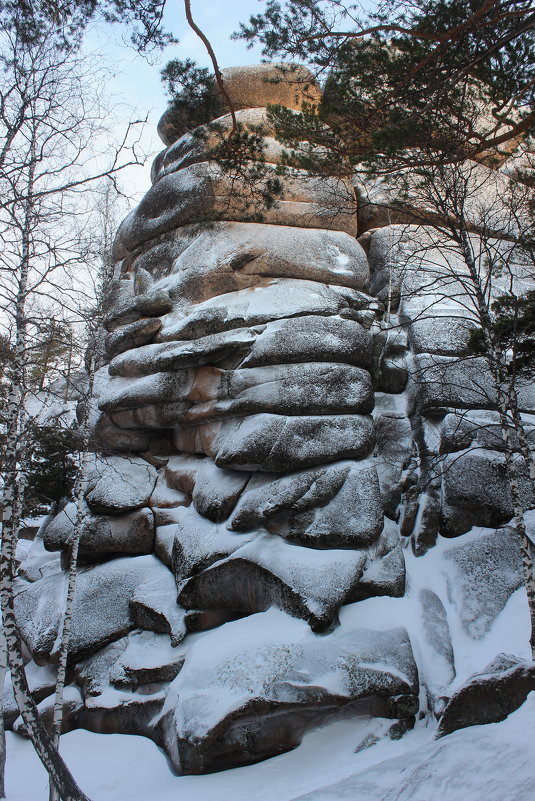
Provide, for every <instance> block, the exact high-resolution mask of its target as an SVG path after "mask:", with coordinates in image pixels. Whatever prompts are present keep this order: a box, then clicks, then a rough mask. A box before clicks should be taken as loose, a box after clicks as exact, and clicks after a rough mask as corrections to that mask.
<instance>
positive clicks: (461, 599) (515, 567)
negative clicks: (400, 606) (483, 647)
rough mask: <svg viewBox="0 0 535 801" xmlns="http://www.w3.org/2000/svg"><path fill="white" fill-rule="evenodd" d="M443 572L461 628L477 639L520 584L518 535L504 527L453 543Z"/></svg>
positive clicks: (445, 558) (447, 552)
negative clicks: (444, 572) (445, 575)
mask: <svg viewBox="0 0 535 801" xmlns="http://www.w3.org/2000/svg"><path fill="white" fill-rule="evenodd" d="M444 570H445V571H446V573H447V576H448V582H449V593H450V594H451V599H452V602H453V603H454V605H455V607H456V609H457V613H458V615H459V618H460V620H461V622H462V625H463V628H464V629H465V631H466V632H467V633H468V634H469V635H470V636H471V637H473V638H475V639H480V638H482V637H484V635H485V634H486V633H487V632H488V631H489V629H490V627H491V626H492V624H493V622H494V620H495V619H496V617H497V616H498V615H499V614H500V612H501V611H502V609H503V608H504V606H505V604H506V603H507V601H508V599H509V597H510V596H511V594H512V593H513V592H514V591H515V590H516V589H518V588H519V587H521V586H522V585H523V574H522V563H521V559H520V543H519V538H518V534H517V533H516V531H515V530H514V529H511V528H503V529H498V530H497V531H490V532H489V531H487V532H485V533H483V534H480V535H479V536H477V535H471V536H470V537H469V538H468V541H463V542H462V543H461V544H455V542H454V544H452V545H451V547H449V548H448V549H447V550H446V552H445V554H444Z"/></svg>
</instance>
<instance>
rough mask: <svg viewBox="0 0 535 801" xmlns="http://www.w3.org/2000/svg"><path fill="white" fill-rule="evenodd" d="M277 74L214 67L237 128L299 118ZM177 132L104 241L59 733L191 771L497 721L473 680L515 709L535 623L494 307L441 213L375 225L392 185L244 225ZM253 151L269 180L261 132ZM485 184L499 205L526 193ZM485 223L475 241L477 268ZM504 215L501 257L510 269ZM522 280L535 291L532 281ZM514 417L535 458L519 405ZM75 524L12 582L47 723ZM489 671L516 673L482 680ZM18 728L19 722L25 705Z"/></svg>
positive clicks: (306, 179)
mask: <svg viewBox="0 0 535 801" xmlns="http://www.w3.org/2000/svg"><path fill="white" fill-rule="evenodd" d="M273 69H274V68H272V67H270V66H269V65H261V66H260V67H246V68H236V69H235V70H231V71H227V72H228V76H229V81H230V84H229V87H230V88H229V91H230V90H231V95H232V97H233V101H234V102H235V104H236V108H237V109H241V110H239V111H238V116H239V119H240V121H242V122H243V124H244V125H245V126H254V125H256V124H258V123H260V122H265V121H266V112H265V108H264V107H265V106H266V105H267V104H268V103H272V102H283V103H286V104H287V105H289V106H290V107H293V108H298V107H299V102H298V100H297V99H296V98H298V97H301V96H302V91H303V87H302V85H300V84H299V83H297V84H295V85H294V86H293V87H292V85H291V83H290V84H288V83H285V84H277V83H273V82H269V81H268V82H267V83H265V82H264V78H265V77H268V78H269V76H271V77H273ZM305 74H306V75H308V73H306V71H305V73H303V75H305ZM297 77H298V76H297ZM307 80H309V78H307ZM277 87H278V88H277ZM309 89H310V91H311V92H312V93H313V94H314V93H316V94H317V92H319V89H318V88H317V87H316V86H315V85H314V84H313V83H311V85H310V87H309ZM296 104H297V105H296ZM219 122H220V123H221V125H222V126H223V128H225V126H226V127H227V128H228V127H229V124H230V122H229V118H228V117H223V118H221V120H220V121H219ZM161 133H162V138H164V141H165V143H166V145H167V147H166V149H165V150H164V151H163V153H161V154H160V155H159V156H158V157H157V158H156V160H155V164H154V169H153V187H152V188H151V189H150V190H149V191H148V192H147V194H146V196H145V198H144V199H143V200H142V202H141V203H140V205H139V206H138V207H137V208H136V209H134V210H133V211H132V212H131V213H130V214H129V215H128V217H127V219H126V220H125V221H124V222H123V224H122V225H121V227H120V229H119V232H118V235H117V239H116V243H115V257H116V266H115V275H114V281H113V285H112V288H111V290H110V292H109V296H108V298H107V301H106V309H107V313H106V320H105V328H106V331H103V332H102V341H103V351H104V352H105V354H106V355H105V357H104V363H103V366H102V368H101V369H100V370H99V372H98V374H97V376H96V380H95V388H94V393H93V399H92V406H91V413H92V425H93V442H94V443H95V451H96V453H95V454H94V455H93V457H92V462H91V469H90V471H89V475H88V476H87V481H86V486H85V493H84V504H83V505H82V512H83V518H82V521H81V537H80V559H79V568H78V571H79V573H78V586H77V590H76V600H75V610H74V620H73V634H72V643H71V651H70V663H69V669H70V672H69V679H70V680H71V685H70V687H69V693H70V696H69V698H70V701H69V703H70V704H71V707H72V708H71V714H70V716H69V719H68V724H67V725H68V726H69V727H71V728H72V727H75V726H78V727H81V728H86V729H89V730H91V731H95V732H105V733H109V734H140V735H143V736H145V737H148V738H150V739H152V740H153V741H154V742H155V743H156V744H157V745H158V746H160V747H161V748H162V749H163V750H164V751H165V753H166V754H167V756H168V757H169V759H170V761H171V763H172V765H173V766H174V768H175V769H176V770H177V771H178V772H182V773H193V774H196V773H203V772H212V771H217V770H222V769H227V768H231V767H233V766H238V765H246V764H249V763H254V762H258V761H260V760H263V759H266V758H268V757H271V756H275V755H277V754H281V753H282V752H284V751H288V750H290V749H292V748H294V747H296V746H297V745H298V744H299V743H300V741H301V739H302V738H303V736H305V735H306V733H307V732H308V731H309V730H310V729H315V728H317V727H319V726H322V725H324V724H327V723H331V722H333V721H338V720H339V718H342V719H344V720H346V719H347V718H351V719H353V718H354V719H358V720H359V721H360V723H359V725H362V726H364V727H365V728H366V726H367V725H368V724H367V723H365V721H368V719H369V728H368V729H366V733H365V735H364V736H363V738H362V742H360V744H359V742H357V741H355V743H354V746H353V750H355V749H356V748H357V746H358V748H359V749H362V750H364V749H365V748H366V747H367V746H370V747H371V745H372V744H373V743H375V742H377V740H378V739H380V738H381V737H384V736H386V734H385V733H386V732H390V735H389V736H391V737H394V736H396V737H397V736H401V735H402V734H403V733H404V732H406V731H408V729H410V728H411V727H412V726H414V725H415V723H416V724H417V722H418V721H420V720H424V721H426V722H427V725H428V727H429V731H430V735H429V739H431V736H432V733H433V732H434V730H435V728H436V725H437V721H438V720H439V719H440V717H441V715H442V714H444V715H445V716H446V717H445V723H444V727H449V728H448V730H450V731H451V730H453V728H456V727H458V726H457V723H458V719H460V716H459V714H458V710H457V711H456V708H457V706H458V705H459V701H458V699H459V698H461V700H462V698H463V697H464V694H468V695H470V693H472V696H470V697H477V698H480V699H483V700H480V701H477V702H476V706H477V704H484V703H485V701H484V698H485V692H484V691H483V690H485V687H486V689H487V690H488V688H489V687H495V689H496V692H497V693H503V692H506V691H507V690H506V688H507V687H509V686H510V684H511V682H513V683H514V681H516V679H517V678H518V676H520V678H521V679H522V681H521V682H520V683H521V684H522V692H521V693H520V695H522V693H523V692H524V689H525V687H528V685H529V686H531V685H530V684H529V681H531V677H532V668H531V667H530V665H528V664H527V663H526V665H524V663H523V662H521V661H520V662H519V661H518V660H522V659H525V658H526V656H527V655H528V654H527V653H526V648H527V638H526V637H525V632H524V630H523V629H522V626H523V625H524V623H523V622H522V621H523V620H524V618H523V617H522V615H523V611H522V610H524V611H525V608H524V606H525V604H524V598H523V596H522V597H520V596H521V594H522V592H523V590H522V575H521V565H520V556H519V548H518V542H517V536H516V533H515V531H514V530H513V529H512V528H510V527H508V526H507V524H508V523H510V520H511V517H512V511H513V510H512V504H511V496H510V492H509V491H508V486H507V481H506V479H505V472H504V470H505V455H504V446H503V438H502V433H501V431H500V426H499V417H498V413H497V398H496V392H495V387H494V384H493V378H492V374H491V373H490V371H489V369H488V367H487V365H486V362H485V360H484V359H483V358H482V357H481V356H479V355H477V354H473V353H472V352H471V351H470V337H471V332H473V331H474V329H477V326H478V322H477V315H474V312H473V308H472V307H471V305H470V304H471V300H470V297H469V293H468V294H467V291H466V287H467V280H468V279H467V271H466V264H464V263H463V260H462V258H461V257H460V256H459V253H458V252H457V251H456V249H455V247H454V246H453V244H452V241H451V240H450V239H448V237H447V236H446V235H445V234H444V233H443V232H440V233H439V232H437V230H436V228H433V226H432V225H431V221H430V220H429V219H428V218H425V219H426V223H427V224H425V225H422V224H416V223H415V222H414V219H413V218H410V220H408V222H407V224H402V222H403V221H402V220H399V219H397V220H396V218H395V217H390V216H388V215H384V214H382V216H381V211H380V206H381V203H383V204H384V203H385V202H386V201H387V200H388V197H389V188H388V187H387V186H386V185H384V184H382V185H377V186H375V187H374V186H370V187H368V189H369V191H368V193H367V194H366V192H365V187H364V188H363V187H361V186H359V187H358V188H357V195H358V201H359V202H358V213H357V212H355V210H354V204H353V202H352V201H351V202H350V201H349V199H348V198H349V196H348V191H349V192H350V194H351V191H352V190H351V187H349V186H348V184H347V182H345V181H334V180H331V181H319V180H318V179H316V178H312V177H311V176H309V175H307V173H306V172H304V171H300V172H299V173H298V174H297V173H296V174H295V175H292V176H289V177H286V178H285V179H284V181H285V182H286V187H285V195H284V198H283V199H282V200H281V201H280V202H279V203H278V204H276V205H275V206H274V207H273V208H272V209H270V210H269V212H267V213H266V214H264V216H263V219H262V220H261V221H259V220H258V219H257V218H256V217H254V220H253V216H254V215H252V209H251V207H250V204H249V201H248V200H247V199H246V197H245V195H243V196H241V195H240V194H238V195H236V194H233V193H232V192H231V186H230V184H231V177H229V176H228V175H226V174H225V173H224V172H223V171H222V170H221V169H220V168H219V167H218V166H217V165H216V164H215V163H214V162H213V161H211V154H210V146H211V145H213V142H212V140H211V139H210V136H208V138H207V139H206V142H202V141H201V139H200V138H199V137H197V136H195V135H192V133H191V132H189V131H184V130H181V129H180V121H179V120H174V121H173V118H172V114H171V112H168V113H166V115H164V118H163V119H162V123H161ZM266 154H267V156H266V158H267V159H268V162H269V163H270V164H273V165H275V164H276V163H278V161H280V158H281V149H280V146H279V145H278V144H277V143H276V142H275V140H274V139H273V137H271V136H270V137H269V138H268V147H267V151H266ZM478 170H479V172H478V175H479V177H480V178H481V181H483V180H487V178H488V180H489V186H490V189H489V192H490V195H489V196H492V197H495V194H496V191H495V190H496V187H498V188H499V187H502V188H503V187H504V186H506V185H507V186H508V185H509V181H510V179H509V178H505V177H503V176H501V177H499V179H498V178H496V180H495V179H494V177H493V173H492V171H489V168H487V167H483V166H481V168H479V167H478ZM493 192H494V194H493ZM385 199H386V200H385ZM483 201H484V197H483V196H482V201H481V202H483ZM420 211H421V209H420ZM480 212H481V206H480V204H472V206H471V208H470V215H471V219H472V218H473V221H474V231H473V233H470V234H469V241H470V244H471V247H472V248H473V250H474V252H475V253H476V257H477V260H478V265H479V268H480V269H482V270H483V269H485V249H484V246H483V240H482V237H481V235H480V234H478V232H477V225H476V223H477V220H478V219H479V217H478V216H477V215H478V214H480ZM420 219H421V218H420ZM393 222H394V224H392V223H393ZM498 222H499V215H498V216H497V217H496V224H497V228H496V237H497V238H496V240H492V242H491V246H492V247H493V248H495V249H496V252H499V253H500V254H501V255H502V257H503V258H506V257H507V258H509V256H510V253H509V251H508V248H510V243H509V242H508V240H506V239H503V240H502V239H500V238H499V226H498ZM493 231H494V229H493ZM363 233H364V235H363V236H359V241H357V239H356V235H362V234H363ZM492 236H494V233H493V234H492ZM496 280H497V290H496V291H497V294H499V293H500V291H505V289H506V287H505V285H504V286H503V287H501V289H500V280H501V278H500V277H498V278H497V279H496ZM512 280H514V281H515V282H517V284H518V286H522V287H526V288H528V287H529V286H532V284H529V274H528V272H527V267H526V265H525V264H521V263H519V264H516V263H515V267H514V276H513V279H512ZM519 409H520V413H521V415H522V420H523V422H524V424H525V430H526V433H527V438H528V442H529V444H530V445H531V446H532V444H533V441H534V439H535V437H534V431H535V417H534V416H533V413H534V412H535V402H534V393H533V388H532V387H530V386H527V385H526V386H525V387H522V388H521V390H520V392H519ZM511 435H512V437H513V442H514V444H515V447H516V446H518V442H517V441H515V440H514V434H513V432H512V434H511ZM517 466H518V475H519V485H520V490H521V495H522V499H523V502H524V505H525V506H526V507H529V506H533V505H534V504H535V498H534V495H533V486H532V482H531V481H530V479H529V474H528V469H527V465H525V463H524V462H523V461H522V460H521V459H520V458H518V460H517ZM76 515H77V508H76V505H75V504H73V503H70V504H67V505H66V506H65V507H64V508H63V509H61V511H60V512H59V513H58V514H57V515H56V517H55V518H54V519H53V520H52V522H50V523H49V524H48V526H47V527H46V529H45V530H44V531H41V532H40V534H39V536H38V538H37V539H36V541H35V543H34V545H33V546H32V547H31V548H30V549H29V551H28V553H27V554H26V555H25V556H23V557H21V558H22V562H21V565H20V568H19V575H18V577H17V596H16V602H15V610H16V614H17V616H18V620H19V624H20V628H21V633H22V636H23V638H24V641H25V643H26V646H27V647H28V650H29V652H30V655H31V657H32V659H33V660H34V661H33V662H31V663H30V666H31V668H30V673H32V675H33V674H35V675H34V678H35V681H33V685H32V689H33V691H34V695H35V698H36V700H37V701H38V702H39V703H43V704H44V707H43V709H44V708H45V707H46V709H49V707H50V696H51V694H52V690H51V683H50V681H49V678H50V677H49V675H48V672H50V671H52V672H53V670H54V667H53V666H54V663H55V662H56V661H57V658H58V644H59V643H58V631H59V629H60V627H61V619H62V618H61V609H62V604H63V599H64V595H65V592H66V574H65V570H64V564H65V556H66V551H67V549H68V546H69V542H70V539H71V537H72V534H73V531H74V526H75V521H76ZM482 526H485V527H486V528H485V529H482V528H481V527H482ZM406 579H407V580H406ZM522 604H524V606H523V605H522ZM519 610H520V612H519ZM519 621H520V622H519ZM521 629H522V631H521ZM501 652H506V653H507V654H511V656H510V659H511V660H513V662H514V664H513V662H512V663H511V665H510V666H509V667H507V666H505V667H504V666H503V665H502V666H501V667H500V668H499V670H498V668H496V670H494V668H493V669H492V670H490V668H489V670H487V673H490V674H492V676H495V675H497V674H498V673H499V676H500V677H501V678H499V679H496V678H493V679H489V680H488V681H487V680H486V679H485V681H483V680H481V681H480V679H479V678H477V677H478V676H480V675H486V673H485V670H486V669H487V667H488V666H489V665H491V666H492V665H493V664H494V663H493V660H494V658H495V657H496V655H497V654H499V653H501ZM508 658H509V657H508ZM514 660H517V661H516V662H515V661H514ZM496 664H497V663H496ZM496 664H494V667H496ZM500 664H501V663H500ZM530 664H531V663H530ZM38 665H39V666H41V667H39V668H38V667H37V666H38ZM515 666H516V667H515ZM498 667H499V666H498ZM515 670H516V673H515ZM36 671H37V673H38V672H39V671H41V672H42V677H41V679H38V677H37V673H36ZM508 671H509V672H508ZM511 671H512V672H513V673H514V676H513V678H512V679H511V681H509V679H510V678H511V677H510V675H509V674H510V673H511ZM520 674H521V675H520ZM474 676H475V677H476V678H474ZM526 676H527V677H528V679H529V681H528V680H527V679H526V681H524V679H525V678H526ZM43 677H44V678H43ZM471 677H472V678H471ZM504 677H505V678H504ZM45 679H46V680H45ZM502 679H503V681H502ZM513 680H514V681H513ZM481 682H483V684H485V682H486V684H485V687H484V688H483V690H482V691H481V692H480V693H479V695H478V694H477V693H476V692H475V691H474V683H475V684H477V688H476V689H478V692H479V690H480V689H481V687H480V685H481ZM508 682H509V683H508ZM526 682H527V683H526ZM30 683H32V682H30ZM470 688H471V689H470ZM473 691H474V692H473ZM485 691H486V690H485ZM493 691H494V690H493ZM489 692H490V691H489ZM474 693H475V694H474ZM8 696H9V693H8ZM456 699H457V700H456ZM68 700H69V699H68ZM498 706H500V705H499V704H498ZM500 708H503V709H506V714H507V713H508V711H511V709H512V707H511V706H507V705H505V706H504V705H503V704H502V705H501V707H500ZM7 710H8V715H7V716H6V719H8V723H10V724H12V723H13V719H14V711H15V710H14V709H13V703H12V699H11V698H10V696H9V697H8V698H7ZM448 710H449V711H448ZM448 716H450V717H451V718H452V720H454V723H453V724H451V725H450V724H449V723H448V719H449V718H448ZM461 717H462V716H461ZM385 718H386V719H389V721H387V722H386V723H385ZM491 718H492V716H491V717H489V716H487V717H486V718H485V716H484V715H483V714H482V715H481V716H480V720H481V721H483V720H490V719H491ZM473 719H474V720H476V722H477V715H476V716H473ZM455 721H457V723H455ZM462 725H466V724H462ZM414 734H416V732H414ZM419 742H421V741H419ZM444 742H447V739H446V740H445V741H444ZM432 748H434V749H435V751H433V754H437V753H441V751H440V749H441V748H446V746H437V745H436V744H435V745H434V746H432ZM437 749H438V750H437ZM430 753H431V752H430ZM433 758H434V757H433ZM415 770H416V768H415ZM345 775H347V773H346V774H345ZM392 775H394V774H392ZM355 786H357V785H355ZM363 786H364V785H363ZM366 786H367V785H366ZM351 787H353V784H352V780H348V782H347V783H346V784H345V785H344V786H343V787H341V789H340V792H341V793H342V795H340V796H339V797H345V796H344V795H343V794H344V793H350V792H351ZM330 792H331V791H330V790H329V791H327V790H326V793H327V795H325V796H321V797H322V798H323V797H325V798H327V797H331V796H329V795H328V793H330ZM311 797H312V796H311ZM314 797H315V796H314ZM319 797H320V796H318V798H319ZM348 797H349V796H348ZM369 797H370V798H372V797H373V798H375V796H372V795H370V796H369ZM288 798H289V797H288ZM385 798H386V796H385Z"/></svg>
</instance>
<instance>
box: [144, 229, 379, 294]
mask: <svg viewBox="0 0 535 801" xmlns="http://www.w3.org/2000/svg"><path fill="white" fill-rule="evenodd" d="M164 255H165V256H166V257H167V259H168V260H169V268H168V272H169V274H168V275H164V277H160V275H161V263H162V257H163V256H164ZM155 256H157V259H156V258H155ZM135 264H136V267H137V268H139V267H141V268H144V267H146V268H147V269H148V270H149V272H153V273H154V274H155V277H157V278H158V279H159V280H158V284H157V285H158V286H160V287H162V288H168V289H169V290H170V292H171V294H172V295H173V297H177V299H179V302H181V303H183V302H190V303H198V302H199V301H203V300H207V299H208V298H210V297H213V296H214V295H219V294H224V293H227V292H233V291H236V290H239V289H243V288H245V287H246V286H254V285H255V284H256V283H257V282H258V281H259V279H260V278H262V277H264V278H299V279H305V280H306V279H308V280H310V281H318V282H320V283H324V284H339V285H340V286H348V287H351V288H353V289H361V290H365V289H366V286H367V283H368V278H369V267H368V261H367V259H366V255H365V253H364V251H363V249H362V247H361V246H360V245H359V244H358V242H356V241H355V239H353V237H351V236H349V235H348V234H346V233H343V232H341V231H327V230H325V229H324V228H312V229H311V228H305V229H303V228H298V227H290V226H282V225H278V226H276V227H274V226H273V225H266V224H264V223H240V222H214V223H213V225H212V226H210V227H208V228H206V227H201V226H198V225H195V226H184V227H182V228H180V229H178V231H177V232H176V234H174V235H173V237H172V239H170V240H169V241H168V242H166V243H165V244H164V245H162V244H161V243H160V242H159V243H155V244H152V243H151V244H150V245H149V249H148V250H146V251H145V252H144V253H142V254H141V255H140V256H138V257H137V260H136V262H135ZM158 268H160V269H158Z"/></svg>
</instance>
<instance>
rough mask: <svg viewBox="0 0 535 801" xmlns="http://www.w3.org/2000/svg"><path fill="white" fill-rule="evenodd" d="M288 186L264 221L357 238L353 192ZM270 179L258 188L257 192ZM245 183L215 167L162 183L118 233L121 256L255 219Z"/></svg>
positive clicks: (331, 186)
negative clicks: (205, 228) (170, 235)
mask: <svg viewBox="0 0 535 801" xmlns="http://www.w3.org/2000/svg"><path fill="white" fill-rule="evenodd" d="M283 180H284V189H285V192H284V198H283V199H281V200H279V201H278V202H277V203H276V204H275V205H274V206H273V207H272V208H270V209H265V210H264V213H263V215H262V217H263V219H264V220H265V222H267V223H270V224H272V225H282V226H294V225H295V226H299V227H301V228H327V229H332V230H335V231H344V232H346V233H348V234H352V235H355V234H356V233H357V219H356V214H355V212H354V208H353V203H352V200H353V196H352V189H351V186H350V185H349V182H348V181H346V180H345V179H342V178H328V177H327V178H321V179H319V178H312V177H309V176H307V174H306V173H301V174H299V173H298V171H296V174H295V175H291V176H288V177H286V178H284V179H283ZM266 181H267V178H263V179H262V178H261V179H260V180H259V181H258V182H257V186H258V190H260V187H261V186H262V184H264V185H265V184H266ZM255 211H256V210H255V207H254V198H251V193H250V190H249V189H248V186H247V181H246V179H245V180H244V178H243V177H241V176H234V177H230V176H227V175H226V174H225V172H224V171H223V170H222V168H220V167H219V166H218V165H217V164H215V163H213V162H206V161H205V162H200V163H196V164H190V165H188V166H187V167H184V168H183V169H181V170H178V172H173V173H170V174H169V175H166V176H164V177H163V178H161V179H160V180H159V181H158V182H157V183H156V184H154V185H153V186H152V187H151V188H150V189H149V190H148V191H147V192H146V194H145V196H144V197H143V199H142V200H141V202H140V203H139V205H138V206H137V207H136V208H135V209H134V210H133V211H131V212H130V214H129V215H128V216H127V217H126V219H125V220H124V221H123V222H122V224H121V225H120V227H119V230H118V232H117V239H116V244H115V250H116V252H117V253H126V252H132V251H133V250H135V249H136V248H137V247H139V246H140V245H142V244H143V243H144V242H146V241H147V240H149V239H153V238H154V237H157V236H159V235H160V234H164V233H166V232H168V231H171V230H173V229H174V228H179V227H180V226H183V225H188V224H191V223H195V222H197V221H198V220H199V218H201V219H203V220H218V219H221V218H224V219H227V220H237V221H248V220H250V219H251V218H252V217H254V215H255Z"/></svg>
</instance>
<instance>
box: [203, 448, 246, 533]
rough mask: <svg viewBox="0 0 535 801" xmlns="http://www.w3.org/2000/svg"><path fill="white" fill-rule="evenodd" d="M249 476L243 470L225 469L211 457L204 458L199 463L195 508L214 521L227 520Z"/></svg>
mask: <svg viewBox="0 0 535 801" xmlns="http://www.w3.org/2000/svg"><path fill="white" fill-rule="evenodd" d="M249 478H250V476H249V474H247V473H244V472H243V471H238V470H223V469H222V468H220V467H217V465H215V464H214V462H212V460H211V459H204V460H203V461H202V462H201V463H200V465H199V470H198V472H197V477H196V481H195V488H194V490H193V494H192V501H193V505H194V506H195V509H196V510H197V511H198V512H199V514H200V515H202V516H203V517H205V518H207V519H208V520H211V521H212V522H214V523H220V522H222V521H223V520H226V519H227V517H228V516H229V514H230V513H231V512H232V510H233V509H234V507H235V505H236V503H237V501H238V498H239V497H240V495H241V494H242V492H243V490H244V489H245V487H246V485H247V483H248V481H249Z"/></svg>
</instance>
